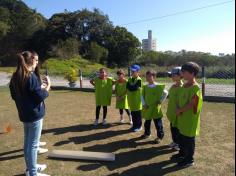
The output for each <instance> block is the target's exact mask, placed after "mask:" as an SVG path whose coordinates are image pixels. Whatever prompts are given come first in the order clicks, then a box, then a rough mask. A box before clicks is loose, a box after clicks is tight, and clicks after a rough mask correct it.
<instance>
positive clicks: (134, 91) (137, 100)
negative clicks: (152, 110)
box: [126, 65, 143, 132]
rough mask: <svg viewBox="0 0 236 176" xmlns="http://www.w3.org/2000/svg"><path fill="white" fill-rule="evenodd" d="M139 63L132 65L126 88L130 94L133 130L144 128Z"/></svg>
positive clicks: (129, 101)
mask: <svg viewBox="0 0 236 176" xmlns="http://www.w3.org/2000/svg"><path fill="white" fill-rule="evenodd" d="M140 69H141V68H140V66H139V65H133V66H132V67H131V72H132V77H131V78H129V80H128V82H127V85H126V88H127V95H128V103H129V107H130V110H131V116H132V121H133V126H132V128H131V131H132V132H138V131H141V130H142V108H143V106H142V101H141V97H142V86H143V82H142V79H141V78H140V77H139V71H140Z"/></svg>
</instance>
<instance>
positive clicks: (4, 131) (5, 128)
mask: <svg viewBox="0 0 236 176" xmlns="http://www.w3.org/2000/svg"><path fill="white" fill-rule="evenodd" d="M11 131H12V127H11V125H10V124H8V125H7V126H5V127H4V130H3V131H0V134H5V133H10V132H11Z"/></svg>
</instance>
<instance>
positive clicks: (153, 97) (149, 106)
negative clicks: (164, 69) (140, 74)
mask: <svg viewBox="0 0 236 176" xmlns="http://www.w3.org/2000/svg"><path fill="white" fill-rule="evenodd" d="M155 77H156V73H155V72H154V71H147V73H146V79H147V82H148V83H147V85H145V86H143V93H142V104H143V111H142V116H143V118H144V119H145V124H144V127H145V133H144V135H142V136H141V137H142V138H148V137H150V136H151V122H152V120H153V121H154V124H155V126H156V130H157V138H156V139H155V142H156V143H160V140H162V139H163V137H164V130H163V124H162V117H163V113H162V110H161V104H162V102H163V101H164V100H165V99H166V97H167V95H168V92H167V91H166V90H165V85H163V84H157V83H155Z"/></svg>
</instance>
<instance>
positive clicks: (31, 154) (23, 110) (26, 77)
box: [10, 51, 51, 176]
mask: <svg viewBox="0 0 236 176" xmlns="http://www.w3.org/2000/svg"><path fill="white" fill-rule="evenodd" d="M17 58H18V64H17V69H16V72H15V73H13V75H12V78H11V81H10V91H11V96H12V99H13V100H14V101H15V103H16V107H17V110H18V114H19V118H20V121H22V122H23V125H24V157H25V163H26V175H27V176H46V174H41V173H39V171H42V170H44V169H46V165H37V149H38V144H39V138H40V134H41V131H42V119H43V117H44V115H45V104H44V100H45V99H46V98H47V97H48V95H49V94H48V92H49V89H50V86H51V83H50V79H49V78H48V77H45V78H44V79H43V84H42V81H41V79H40V75H39V72H38V68H37V65H38V57H34V54H32V53H31V52H29V51H25V52H22V53H20V54H18V57H17ZM41 166H43V167H41Z"/></svg>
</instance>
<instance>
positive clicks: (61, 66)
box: [42, 56, 111, 77]
mask: <svg viewBox="0 0 236 176" xmlns="http://www.w3.org/2000/svg"><path fill="white" fill-rule="evenodd" d="M102 67H104V68H106V67H105V66H103V65H101V64H97V63H92V62H90V61H88V60H85V59H83V58H82V57H80V56H77V57H75V58H71V59H67V60H62V59H58V58H50V59H48V60H47V61H45V63H44V64H43V67H42V68H44V69H45V68H48V71H49V73H50V74H52V75H65V74H66V73H67V72H68V71H69V69H70V68H74V69H75V70H76V71H77V72H79V70H82V72H83V76H85V77H88V76H89V75H91V73H94V72H96V71H98V70H99V69H100V68H102ZM108 71H111V69H108Z"/></svg>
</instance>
